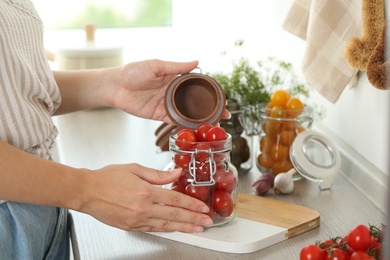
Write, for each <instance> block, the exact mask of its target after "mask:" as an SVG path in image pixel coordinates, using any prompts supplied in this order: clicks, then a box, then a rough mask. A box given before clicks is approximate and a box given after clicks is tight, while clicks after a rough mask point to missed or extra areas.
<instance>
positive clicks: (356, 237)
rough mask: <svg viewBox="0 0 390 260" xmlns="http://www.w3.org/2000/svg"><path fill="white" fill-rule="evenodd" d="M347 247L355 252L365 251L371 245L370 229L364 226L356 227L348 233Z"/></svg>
mask: <svg viewBox="0 0 390 260" xmlns="http://www.w3.org/2000/svg"><path fill="white" fill-rule="evenodd" d="M347 240H348V245H350V246H351V247H352V248H353V249H355V250H356V251H358V250H361V251H366V250H367V249H368V248H370V246H371V245H372V237H371V233H370V229H369V228H368V227H367V226H365V225H357V226H355V227H354V228H352V229H351V231H350V232H349V233H348V237H347Z"/></svg>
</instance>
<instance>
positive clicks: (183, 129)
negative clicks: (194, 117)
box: [177, 128, 195, 134]
mask: <svg viewBox="0 0 390 260" xmlns="http://www.w3.org/2000/svg"><path fill="white" fill-rule="evenodd" d="M183 132H190V133H192V134H195V131H194V130H192V129H191V128H181V129H180V130H179V131H178V132H177V134H180V133H183Z"/></svg>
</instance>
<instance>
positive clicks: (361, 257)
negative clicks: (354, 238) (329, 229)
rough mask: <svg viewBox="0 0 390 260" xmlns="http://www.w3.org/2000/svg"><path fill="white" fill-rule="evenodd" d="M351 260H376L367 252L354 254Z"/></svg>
mask: <svg viewBox="0 0 390 260" xmlns="http://www.w3.org/2000/svg"><path fill="white" fill-rule="evenodd" d="M349 260H374V258H373V257H372V256H370V255H369V254H367V253H366V252H364V251H360V250H359V251H356V252H354V253H353V254H352V255H351V257H350V258H349Z"/></svg>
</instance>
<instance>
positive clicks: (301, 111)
mask: <svg viewBox="0 0 390 260" xmlns="http://www.w3.org/2000/svg"><path fill="white" fill-rule="evenodd" d="M275 93H276V95H277V96H276V97H275ZM259 110H260V111H259V114H260V120H261V131H260V135H259V141H258V148H257V156H256V157H257V160H256V164H257V167H258V169H259V170H260V171H261V172H268V173H273V174H274V175H277V174H279V173H281V172H287V171H289V170H290V169H292V168H293V164H292V163H291V160H290V147H291V144H292V143H293V141H294V139H295V137H296V136H297V135H298V134H299V133H300V132H302V131H305V130H306V129H309V128H310V127H311V124H312V122H313V119H312V117H311V116H310V109H308V108H307V107H305V106H304V104H303V103H302V102H301V101H300V100H299V99H298V98H296V97H291V96H290V94H289V92H288V91H284V90H283V91H275V92H274V93H273V94H272V95H271V101H270V102H269V103H268V104H266V105H265V106H263V107H261V108H260V109H259ZM293 179H294V180H298V179H301V176H300V175H298V174H296V175H294V178H293Z"/></svg>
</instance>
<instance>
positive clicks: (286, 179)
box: [274, 168, 296, 194]
mask: <svg viewBox="0 0 390 260" xmlns="http://www.w3.org/2000/svg"><path fill="white" fill-rule="evenodd" d="M295 172H296V171H295V169H294V168H292V169H291V170H289V171H288V172H283V173H279V174H278V175H276V176H275V179H274V191H275V193H281V194H288V193H291V192H292V191H293V189H294V181H293V179H292V176H293V174H294V173H295Z"/></svg>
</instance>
